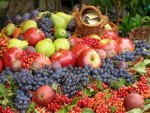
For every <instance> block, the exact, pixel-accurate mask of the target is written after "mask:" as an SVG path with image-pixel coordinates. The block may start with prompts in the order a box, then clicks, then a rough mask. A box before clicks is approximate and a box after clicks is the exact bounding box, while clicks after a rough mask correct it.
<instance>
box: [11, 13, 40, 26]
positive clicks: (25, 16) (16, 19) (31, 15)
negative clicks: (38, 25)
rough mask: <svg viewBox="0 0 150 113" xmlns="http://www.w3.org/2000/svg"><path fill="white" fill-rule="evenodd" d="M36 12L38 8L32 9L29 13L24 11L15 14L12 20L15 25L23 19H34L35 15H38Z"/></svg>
mask: <svg viewBox="0 0 150 113" xmlns="http://www.w3.org/2000/svg"><path fill="white" fill-rule="evenodd" d="M38 13H39V11H38V10H33V11H31V12H29V13H24V14H23V15H16V16H15V17H14V20H13V21H14V23H15V24H16V25H20V24H21V22H23V21H25V20H29V19H32V20H36V17H37V16H38Z"/></svg>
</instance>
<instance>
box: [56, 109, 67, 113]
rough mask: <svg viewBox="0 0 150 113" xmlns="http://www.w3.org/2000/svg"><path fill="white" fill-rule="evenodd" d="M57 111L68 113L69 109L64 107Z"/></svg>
mask: <svg viewBox="0 0 150 113" xmlns="http://www.w3.org/2000/svg"><path fill="white" fill-rule="evenodd" d="M57 113H67V110H66V109H64V108H62V109H60V110H58V111H57Z"/></svg>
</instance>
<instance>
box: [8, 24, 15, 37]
mask: <svg viewBox="0 0 150 113" xmlns="http://www.w3.org/2000/svg"><path fill="white" fill-rule="evenodd" d="M15 29H16V26H15V24H13V23H10V24H8V25H7V26H6V27H5V34H6V35H7V36H12V35H13V33H14V31H15Z"/></svg>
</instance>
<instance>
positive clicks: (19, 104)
mask: <svg viewBox="0 0 150 113" xmlns="http://www.w3.org/2000/svg"><path fill="white" fill-rule="evenodd" d="M14 102H15V106H16V108H17V109H18V110H19V111H20V113H26V111H27V108H28V106H29V102H30V97H29V96H28V95H27V94H25V92H24V91H22V90H17V91H16V97H15V98H14Z"/></svg>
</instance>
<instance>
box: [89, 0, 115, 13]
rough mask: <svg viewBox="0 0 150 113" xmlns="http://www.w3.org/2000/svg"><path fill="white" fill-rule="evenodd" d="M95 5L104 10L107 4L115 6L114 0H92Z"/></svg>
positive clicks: (110, 6)
mask: <svg viewBox="0 0 150 113" xmlns="http://www.w3.org/2000/svg"><path fill="white" fill-rule="evenodd" d="M92 2H93V3H92V4H93V5H94V6H100V9H101V11H102V12H105V8H106V6H107V7H109V9H110V8H112V7H113V4H114V3H113V0H93V1H92Z"/></svg>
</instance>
